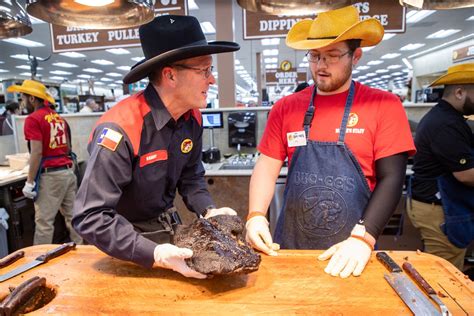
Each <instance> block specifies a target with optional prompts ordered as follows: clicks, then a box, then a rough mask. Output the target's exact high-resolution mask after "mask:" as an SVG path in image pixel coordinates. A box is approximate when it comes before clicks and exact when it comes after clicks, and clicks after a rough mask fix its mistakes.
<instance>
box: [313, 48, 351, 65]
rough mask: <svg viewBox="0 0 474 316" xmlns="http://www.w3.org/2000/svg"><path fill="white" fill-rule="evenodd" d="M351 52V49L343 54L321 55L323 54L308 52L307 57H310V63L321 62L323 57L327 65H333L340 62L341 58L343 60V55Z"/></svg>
mask: <svg viewBox="0 0 474 316" xmlns="http://www.w3.org/2000/svg"><path fill="white" fill-rule="evenodd" d="M350 52H351V51H350V50H348V51H347V52H345V53H343V54H335V53H331V54H329V55H327V56H321V54H315V53H313V52H307V53H306V55H305V56H306V58H308V61H309V62H310V63H319V61H320V60H321V59H322V60H323V61H324V62H325V63H326V64H327V65H331V64H336V63H338V62H339V60H341V58H342V57H344V56H346V55H347V54H349V53H350Z"/></svg>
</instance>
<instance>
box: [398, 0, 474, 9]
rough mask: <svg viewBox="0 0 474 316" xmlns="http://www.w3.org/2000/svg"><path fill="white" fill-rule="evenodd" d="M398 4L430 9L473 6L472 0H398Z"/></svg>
mask: <svg viewBox="0 0 474 316" xmlns="http://www.w3.org/2000/svg"><path fill="white" fill-rule="evenodd" d="M400 4H401V5H402V6H404V7H408V8H415V9H416V10H420V9H431V10H446V9H461V8H470V7H474V3H473V2H472V0H456V1H448V0H422V1H420V0H400Z"/></svg>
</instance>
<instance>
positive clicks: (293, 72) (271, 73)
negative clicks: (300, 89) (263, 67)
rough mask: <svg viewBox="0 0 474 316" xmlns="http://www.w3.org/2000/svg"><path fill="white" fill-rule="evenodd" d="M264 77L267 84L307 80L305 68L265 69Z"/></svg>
mask: <svg viewBox="0 0 474 316" xmlns="http://www.w3.org/2000/svg"><path fill="white" fill-rule="evenodd" d="M265 78H266V83H267V85H272V84H276V85H279V86H285V85H297V84H298V83H301V82H305V81H307V80H306V79H307V76H306V68H298V69H296V68H291V69H289V70H288V71H283V70H281V69H270V70H267V71H266V73H265Z"/></svg>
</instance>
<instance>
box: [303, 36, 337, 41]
mask: <svg viewBox="0 0 474 316" xmlns="http://www.w3.org/2000/svg"><path fill="white" fill-rule="evenodd" d="M335 38H337V36H328V37H307V38H306V39H307V40H324V39H335Z"/></svg>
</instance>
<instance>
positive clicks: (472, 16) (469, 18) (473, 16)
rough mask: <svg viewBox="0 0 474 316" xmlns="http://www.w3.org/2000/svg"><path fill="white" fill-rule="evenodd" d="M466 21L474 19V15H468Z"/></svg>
mask: <svg viewBox="0 0 474 316" xmlns="http://www.w3.org/2000/svg"><path fill="white" fill-rule="evenodd" d="M466 21H474V15H471V16H470V17H468V18H467V19H466Z"/></svg>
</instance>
